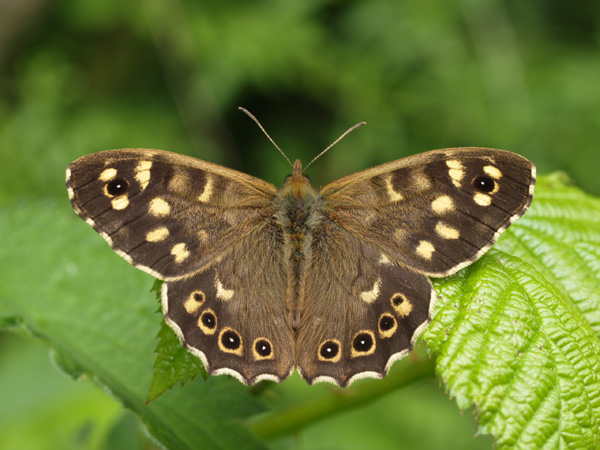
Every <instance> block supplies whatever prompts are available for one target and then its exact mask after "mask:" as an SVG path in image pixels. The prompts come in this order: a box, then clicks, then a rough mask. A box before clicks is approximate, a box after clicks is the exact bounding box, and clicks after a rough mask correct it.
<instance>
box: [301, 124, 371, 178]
mask: <svg viewBox="0 0 600 450" xmlns="http://www.w3.org/2000/svg"><path fill="white" fill-rule="evenodd" d="M366 124H367V122H359V123H357V124H356V125H354V126H353V127H350V128H348V129H347V130H346V131H344V133H343V134H342V135H341V136H340V137H339V138H337V139H336V140H335V141H334V142H333V144H330V145H329V147H327V148H326V149H325V150H323V151H322V152H321V153H319V154H318V155H317V156H315V157H314V158H313V159H312V161H311V162H309V163H308V164H307V165H306V167H305V168H304V170H305V171H306V169H308V168H309V166H310V165H311V164H312V163H314V162H315V161H316V160H317V159H319V158H320V157H321V156H323V155H324V154H325V152H326V151H327V150H329V149H330V148H331V147H333V146H334V145H335V144H337V143H338V142H340V141H341V140H342V139H343V138H344V137H345V136H346V135H347V134H348V133H350V132H351V131H354V130H356V129H357V128H358V127H362V126H363V125H366Z"/></svg>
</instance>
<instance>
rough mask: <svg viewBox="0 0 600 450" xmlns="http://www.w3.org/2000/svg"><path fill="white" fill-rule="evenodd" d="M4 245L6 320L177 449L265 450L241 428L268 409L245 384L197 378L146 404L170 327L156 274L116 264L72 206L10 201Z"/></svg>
mask: <svg viewBox="0 0 600 450" xmlns="http://www.w3.org/2000/svg"><path fill="white" fill-rule="evenodd" d="M41 224H43V226H42V225H41ZM0 239H1V242H0V248H2V249H3V251H2V252H0V271H1V273H2V275H3V281H2V283H0V324H2V325H8V326H10V328H12V327H14V326H17V325H22V326H23V327H24V328H25V329H26V330H28V331H29V332H30V333H31V334H33V335H34V336H37V337H38V338H41V339H42V340H43V341H44V342H46V343H48V345H49V346H50V347H51V348H52V349H53V352H54V353H55V354H56V358H55V359H56V360H57V361H58V362H59V367H61V368H62V369H63V370H67V371H68V373H69V374H70V375H71V376H79V375H81V374H85V375H86V376H87V377H89V378H91V379H93V380H94V381H96V382H97V383H98V384H99V385H101V386H103V387H104V388H105V389H106V390H107V391H108V392H110V393H111V394H112V395H113V396H114V397H115V398H117V399H118V400H119V401H120V402H121V403H122V404H123V405H125V406H126V407H128V408H130V409H132V410H133V411H135V412H136V414H137V415H138V416H139V417H140V418H141V420H142V421H143V422H144V423H145V425H146V427H147V429H148V431H149V432H150V433H151V434H152V435H153V436H154V437H155V438H156V439H157V440H158V441H159V442H161V443H162V444H163V445H164V446H165V447H167V448H178V449H186V448H189V449H193V448H232V447H243V448H263V446H262V444H261V443H260V441H259V440H258V439H257V438H255V437H254V435H253V434H251V433H250V432H249V431H248V430H247V429H246V428H245V427H243V426H242V425H240V424H239V420H240V419H242V418H246V417H249V416H251V415H254V414H256V413H258V412H261V411H262V410H263V407H262V405H261V404H260V403H258V402H257V400H256V399H255V398H254V397H253V396H252V395H251V394H250V393H249V392H248V390H247V389H246V388H245V387H244V386H243V385H241V384H240V383H238V382H237V381H235V380H231V379H228V378H227V377H211V378H210V379H209V380H208V381H207V382H203V381H202V380H196V381H195V382H190V383H188V384H187V385H186V386H185V389H183V388H173V389H171V390H170V391H168V392H166V393H165V394H164V395H162V396H161V397H160V398H158V399H156V400H155V401H153V402H152V403H150V404H146V397H147V393H148V388H149V386H150V384H151V379H152V363H153V361H152V359H153V351H152V350H153V348H154V345H155V339H154V336H155V335H156V330H157V328H158V327H159V326H160V323H161V321H162V318H161V316H160V315H159V314H156V312H155V309H156V308H155V303H154V301H153V299H152V294H151V293H149V292H148V286H149V285H150V284H151V283H152V278H151V277H149V276H147V275H145V274H143V273H142V272H140V271H136V270H132V268H131V267H130V266H129V265H128V264H127V263H126V262H125V261H122V260H121V259H120V258H116V257H115V255H114V253H113V252H112V251H110V250H109V249H108V248H107V246H106V244H105V243H104V242H103V241H102V240H101V239H98V236H97V235H96V234H95V233H94V232H93V231H92V230H91V228H90V227H89V226H88V225H86V224H85V223H83V222H82V221H81V220H80V219H79V218H78V217H77V216H76V215H75V214H74V213H73V212H72V211H71V209H70V206H69V204H68V202H66V201H65V202H62V203H60V204H58V203H56V202H51V201H38V202H30V203H27V204H25V203H17V204H12V205H4V206H3V207H2V211H1V214H0ZM98 267H101V268H102V269H101V270H99V269H98ZM123 271H126V272H127V274H128V276H126V277H124V276H122V272H123ZM32 276H33V277H34V278H31V277H32ZM29 280H34V282H30V281H29Z"/></svg>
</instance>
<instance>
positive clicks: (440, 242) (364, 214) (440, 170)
mask: <svg viewBox="0 0 600 450" xmlns="http://www.w3.org/2000/svg"><path fill="white" fill-rule="evenodd" d="M534 185H535V166H534V165H533V164H532V163H531V162H530V161H529V160H527V159H525V158H523V157H522V156H519V155H516V154H514V153H511V152H507V151H502V150H493V149H486V148H470V147H468V148H455V149H445V150H435V151H431V152H427V153H422V154H419V155H415V156H411V157H408V158H404V159H400V160H398V161H394V162H391V163H388V164H384V165H381V166H378V167H374V168H372V169H368V170H365V171H362V172H359V173H357V174H354V175H351V176H348V177H345V178H342V179H340V180H338V181H335V182H333V183H331V184H328V185H327V186H325V187H324V188H323V189H322V190H321V195H322V197H323V199H324V200H325V203H326V204H327V211H326V214H327V216H328V217H329V219H330V220H332V221H334V222H335V223H338V224H339V225H340V226H342V227H343V228H344V229H346V230H348V231H349V232H351V233H352V234H354V235H355V236H360V237H361V238H362V239H364V240H365V241H367V242H370V243H371V244H373V245H374V246H375V247H377V248H379V249H381V250H382V251H384V252H385V253H386V254H387V256H388V257H389V258H390V259H391V260H393V261H395V262H398V263H400V264H402V265H404V266H406V267H409V268H411V269H412V270H415V271H418V272H422V273H425V274H427V275H430V276H434V277H443V276H447V275H450V274H452V273H454V272H456V271H458V270H460V269H461V268H463V267H465V266H467V265H468V264H470V263H472V262H474V261H476V260H477V259H478V258H479V257H480V256H481V255H483V254H484V253H485V252H486V251H487V250H488V249H489V248H490V247H491V246H492V244H493V243H494V242H495V241H496V240H497V239H498V237H499V236H500V234H501V233H502V232H503V231H504V230H506V228H508V226H509V225H510V224H511V223H513V222H514V221H515V220H516V219H518V218H519V217H521V216H522V215H523V214H524V213H525V211H526V210H527V208H528V207H529V205H530V204H531V199H532V196H533V189H534Z"/></svg>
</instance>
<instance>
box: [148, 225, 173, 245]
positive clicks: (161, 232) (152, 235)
mask: <svg viewBox="0 0 600 450" xmlns="http://www.w3.org/2000/svg"><path fill="white" fill-rule="evenodd" d="M168 236H169V230H168V228H167V227H158V228H155V229H154V230H152V231H148V233H146V241H148V242H160V241H164V240H165V239H166V238H167V237H168Z"/></svg>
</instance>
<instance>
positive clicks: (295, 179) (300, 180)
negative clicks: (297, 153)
mask: <svg viewBox="0 0 600 450" xmlns="http://www.w3.org/2000/svg"><path fill="white" fill-rule="evenodd" d="M283 184H284V186H285V187H287V188H290V189H291V190H294V189H301V188H302V187H303V186H306V185H310V178H309V177H307V176H306V175H304V173H302V162H301V161H300V160H299V159H297V160H296V162H294V165H293V166H292V174H291V175H288V176H287V177H285V180H284V182H283Z"/></svg>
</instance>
